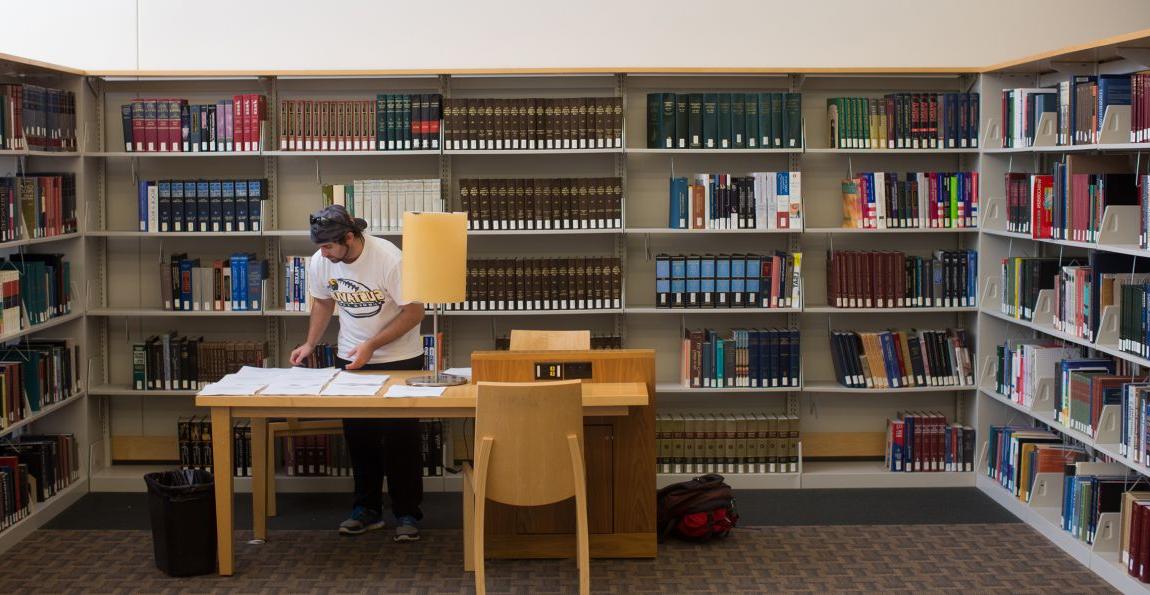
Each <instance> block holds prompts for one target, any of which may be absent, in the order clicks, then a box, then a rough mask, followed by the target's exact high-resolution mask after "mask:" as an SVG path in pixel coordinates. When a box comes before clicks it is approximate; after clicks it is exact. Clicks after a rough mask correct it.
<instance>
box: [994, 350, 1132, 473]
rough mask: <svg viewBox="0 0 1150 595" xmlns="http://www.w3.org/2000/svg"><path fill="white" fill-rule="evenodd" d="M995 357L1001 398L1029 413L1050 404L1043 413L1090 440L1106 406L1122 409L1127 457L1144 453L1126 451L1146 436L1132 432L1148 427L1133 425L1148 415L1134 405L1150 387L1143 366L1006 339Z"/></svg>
mask: <svg viewBox="0 0 1150 595" xmlns="http://www.w3.org/2000/svg"><path fill="white" fill-rule="evenodd" d="M995 355H996V368H995V388H996V390H997V391H998V392H999V394H1002V395H1003V396H1005V397H1006V398H1009V399H1011V400H1012V401H1014V402H1015V403H1018V404H1019V405H1022V406H1024V407H1028V408H1033V407H1036V406H1037V405H1038V404H1039V403H1048V404H1049V406H1050V407H1051V409H1047V410H1046V411H1045V413H1049V414H1051V417H1052V418H1053V419H1054V421H1056V422H1058V423H1060V424H1062V425H1064V426H1066V427H1068V428H1072V429H1074V430H1077V431H1079V432H1082V433H1084V434H1086V435H1089V436H1094V435H1095V433H1096V431H1097V430H1098V428H1099V424H1100V422H1101V419H1102V410H1103V408H1104V407H1106V406H1109V405H1114V406H1118V405H1121V406H1122V408H1123V420H1125V422H1126V427H1125V428H1123V432H1122V441H1121V443H1122V445H1123V454H1130V455H1132V454H1133V452H1135V450H1137V449H1138V448H1141V447H1137V448H1135V449H1131V450H1129V451H1128V450H1127V449H1128V448H1130V447H1131V445H1134V444H1141V443H1142V442H1143V440H1142V439H1141V437H1142V436H1144V434H1137V432H1136V431H1131V430H1134V429H1135V428H1137V427H1144V424H1145V420H1144V419H1143V420H1142V421H1141V422H1140V423H1134V422H1135V420H1137V419H1138V416H1140V415H1144V412H1143V411H1142V410H1141V409H1140V408H1139V407H1138V406H1135V405H1136V404H1137V403H1139V401H1140V400H1144V399H1145V395H1144V394H1143V393H1142V388H1143V387H1147V386H1150V384H1147V383H1146V382H1145V376H1146V373H1145V371H1144V370H1143V369H1141V368H1140V367H1139V366H1137V365H1135V364H1132V363H1130V362H1126V361H1123V360H1118V359H1115V358H1111V357H1092V356H1088V355H1087V354H1086V353H1084V351H1083V350H1082V349H1081V348H1080V347H1073V346H1066V345H1063V344H1060V343H1058V342H1056V341H1053V340H1046V339H1031V340H1018V339H1015V340H1008V341H1005V342H1004V343H1003V344H1002V345H999V346H997V347H996V354H995ZM1043 391H1048V392H1049V394H1044V393H1043ZM1039 413H1043V411H1041V409H1040V410H1039ZM1142 450H1144V448H1142ZM1138 458H1139V459H1142V458H1143V456H1139V457H1138Z"/></svg>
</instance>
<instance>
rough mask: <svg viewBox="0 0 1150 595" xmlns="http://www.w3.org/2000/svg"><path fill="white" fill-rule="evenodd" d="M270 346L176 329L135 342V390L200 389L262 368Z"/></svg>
mask: <svg viewBox="0 0 1150 595" xmlns="http://www.w3.org/2000/svg"><path fill="white" fill-rule="evenodd" d="M266 361H267V345H265V344H264V343H263V342H262V341H205V340H204V338H203V337H185V336H180V335H177V334H176V333H175V332H171V333H166V334H163V335H154V336H152V337H149V338H148V339H147V340H146V341H144V342H143V343H133V344H132V388H133V389H134V390H197V389H200V388H203V386H204V385H206V384H208V383H211V382H215V381H217V380H219V379H220V378H223V377H224V375H226V374H231V373H233V372H237V371H239V369H240V368H241V367H243V366H255V367H263V366H264V365H265V363H266Z"/></svg>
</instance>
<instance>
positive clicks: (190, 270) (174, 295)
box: [159, 253, 269, 312]
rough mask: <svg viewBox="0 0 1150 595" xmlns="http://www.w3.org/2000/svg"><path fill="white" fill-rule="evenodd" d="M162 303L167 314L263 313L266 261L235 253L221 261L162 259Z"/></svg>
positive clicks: (184, 256)
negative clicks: (190, 312) (177, 312)
mask: <svg viewBox="0 0 1150 595" xmlns="http://www.w3.org/2000/svg"><path fill="white" fill-rule="evenodd" d="M161 261H162V264H161V265H160V279H159V281H160V282H159V287H160V292H161V295H160V299H161V305H162V306H161V307H162V308H163V309H164V310H175V311H205V312H210V311H216V312H224V311H261V310H263V309H264V308H263V305H264V304H263V296H264V295H265V294H266V293H267V289H266V287H265V281H266V280H267V278H268V272H269V271H268V266H267V261H263V260H259V259H258V258H256V256H255V255H254V254H248V253H235V254H232V255H230V256H229V257H227V258H221V259H215V260H210V259H204V260H201V259H198V258H189V257H188V255H187V254H186V253H176V254H171V255H170V256H169V257H168V258H167V259H161Z"/></svg>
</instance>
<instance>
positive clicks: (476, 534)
mask: <svg viewBox="0 0 1150 595" xmlns="http://www.w3.org/2000/svg"><path fill="white" fill-rule="evenodd" d="M493 442H494V440H493V439H492V438H491V437H489V436H488V437H484V438H483V441H482V442H480V443H479V444H478V447H479V448H478V452H477V453H476V455H475V505H474V506H475V511H474V512H475V517H474V518H475V528H474V531H473V532H472V538H473V540H474V541H473V545H472V550H471V551H472V559H473V561H474V563H475V594H476V595H484V594H485V593H487V576H486V573H485V572H484V559H483V555H484V554H483V545H484V544H483V539H484V537H485V536H486V530H485V524H484V523H485V522H486V517H485V512H486V509H487V469H488V464H489V463H490V461H491V446H492V444H493Z"/></svg>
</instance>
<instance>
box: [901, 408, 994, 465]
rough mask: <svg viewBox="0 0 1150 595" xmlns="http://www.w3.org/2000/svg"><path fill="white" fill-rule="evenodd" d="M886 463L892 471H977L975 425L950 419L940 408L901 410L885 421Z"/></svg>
mask: <svg viewBox="0 0 1150 595" xmlns="http://www.w3.org/2000/svg"><path fill="white" fill-rule="evenodd" d="M885 439H886V452H885V454H884V459H883V460H884V466H885V467H886V468H887V470H889V471H895V472H903V473H912V472H948V471H949V472H965V471H974V453H975V448H974V446H975V444H977V440H976V437H975V431H974V428H972V427H970V426H964V425H962V424H959V423H949V422H947V421H946V416H945V415H944V414H943V413H941V412H937V411H912V412H902V413H899V414H898V416H897V418H892V419H888V420H887V421H886V435H885Z"/></svg>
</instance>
